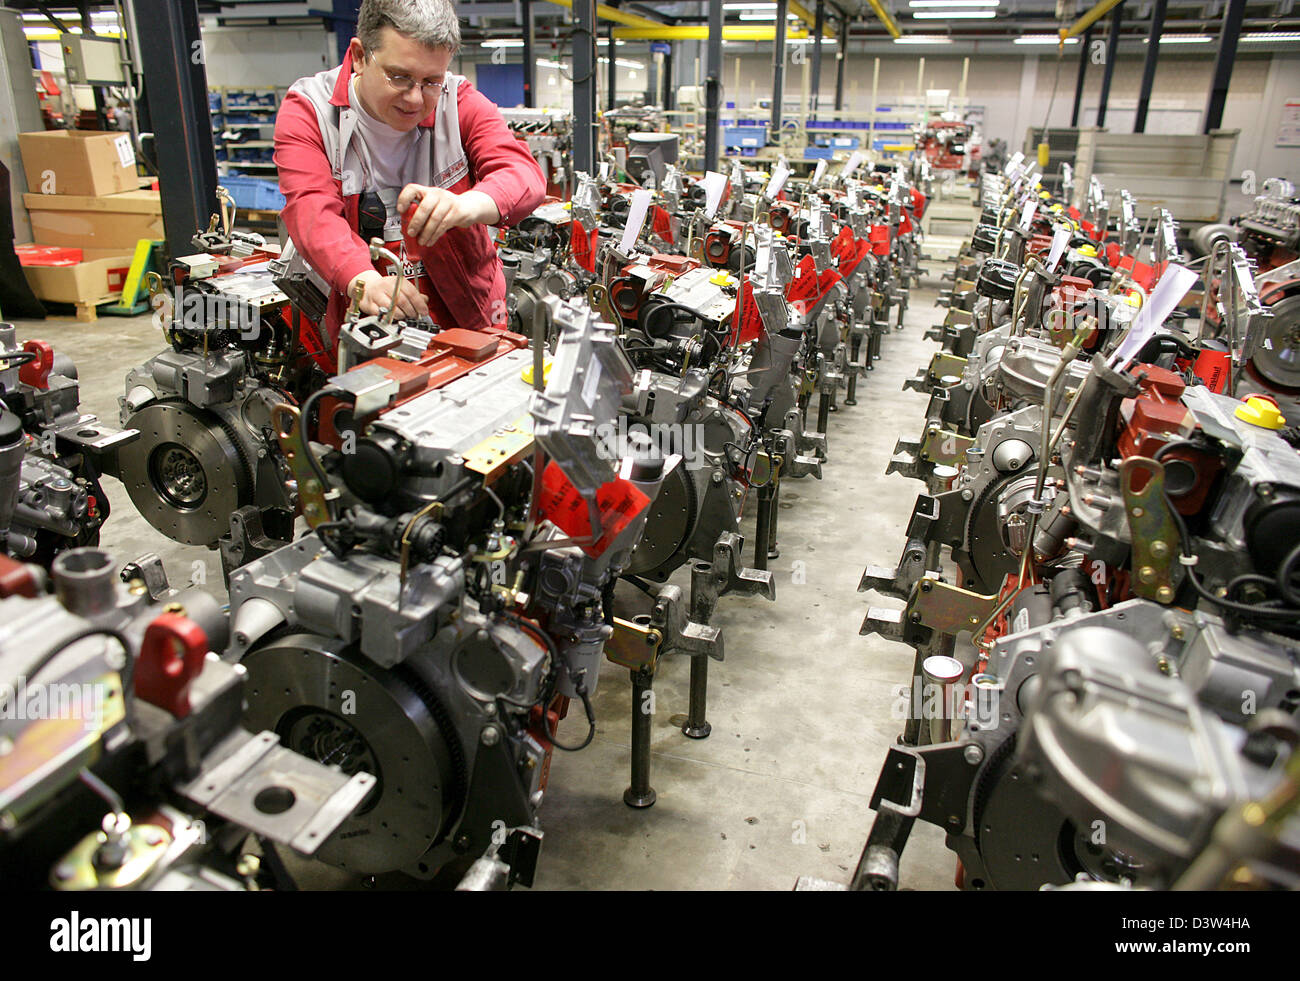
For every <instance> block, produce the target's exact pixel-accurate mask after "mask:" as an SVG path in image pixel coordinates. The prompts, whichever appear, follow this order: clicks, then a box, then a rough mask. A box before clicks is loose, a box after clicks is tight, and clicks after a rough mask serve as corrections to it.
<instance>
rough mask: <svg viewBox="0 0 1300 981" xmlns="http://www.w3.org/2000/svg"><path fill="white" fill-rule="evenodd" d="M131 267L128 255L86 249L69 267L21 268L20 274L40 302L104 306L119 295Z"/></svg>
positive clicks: (115, 251) (111, 250)
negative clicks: (80, 258)
mask: <svg viewBox="0 0 1300 981" xmlns="http://www.w3.org/2000/svg"><path fill="white" fill-rule="evenodd" d="M130 268H131V253H130V252H127V253H122V252H121V251H119V250H114V249H86V250H85V251H84V253H83V261H81V262H79V263H77V264H76V265H72V266H23V275H24V276H26V277H27V282H28V284H29V285H30V286H31V288H32V292H33V293H35V294H36V296H37V297H38V298H39V299H42V300H47V301H49V302H50V303H80V304H94V303H103V302H105V301H107V300H110V299H114V298H115V297H117V296H120V295H121V293H122V283H123V282H124V281H125V280H126V274H127V271H128V270H129V269H130Z"/></svg>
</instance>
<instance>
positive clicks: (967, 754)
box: [961, 744, 984, 766]
mask: <svg viewBox="0 0 1300 981" xmlns="http://www.w3.org/2000/svg"><path fill="white" fill-rule="evenodd" d="M961 756H962V759H964V760H965V761H966V762H967V763H969V764H970V765H971V766H978V765H979V763H980V761H981V760H983V759H984V750H983V749H982V748H981V747H979V746H976V745H974V744H971V745H970V746H967V747H966V748H965V749H964V750H962V754H961Z"/></svg>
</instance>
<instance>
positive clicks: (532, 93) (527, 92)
mask: <svg viewBox="0 0 1300 981" xmlns="http://www.w3.org/2000/svg"><path fill="white" fill-rule="evenodd" d="M519 17H520V19H521V20H522V21H523V24H522V25H521V27H522V28H523V30H522V33H523V36H524V107H525V108H527V109H532V108H533V107H534V106H536V105H537V91H536V89H537V57H536V56H535V55H534V54H533V43H534V40H535V39H534V36H533V0H519Z"/></svg>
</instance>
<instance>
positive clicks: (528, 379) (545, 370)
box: [519, 361, 551, 385]
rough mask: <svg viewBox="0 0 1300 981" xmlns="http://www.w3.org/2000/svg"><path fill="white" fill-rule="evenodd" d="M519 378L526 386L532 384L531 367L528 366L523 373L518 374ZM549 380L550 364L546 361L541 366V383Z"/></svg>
mask: <svg viewBox="0 0 1300 981" xmlns="http://www.w3.org/2000/svg"><path fill="white" fill-rule="evenodd" d="M519 377H520V378H522V379H523V380H524V382H525V383H526V384H528V385H531V384H532V383H533V366H532V365H529V366H528V367H527V368H525V369H524V370H523V371H521V372H519ZM550 378H551V362H549V361H546V362H544V363H543V364H542V381H543V382H546V381H549V380H550Z"/></svg>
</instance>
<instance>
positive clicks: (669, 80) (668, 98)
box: [662, 41, 676, 112]
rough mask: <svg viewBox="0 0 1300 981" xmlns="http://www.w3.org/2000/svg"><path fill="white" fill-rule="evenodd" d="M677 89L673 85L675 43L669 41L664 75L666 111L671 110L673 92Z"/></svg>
mask: <svg viewBox="0 0 1300 981" xmlns="http://www.w3.org/2000/svg"><path fill="white" fill-rule="evenodd" d="M675 91H676V89H675V88H674V87H673V45H672V42H671V41H669V42H668V53H667V54H665V55H664V77H663V92H664V94H663V100H662V103H663V107H664V111H665V112H671V111H672V108H673V105H674V104H675V102H674V100H673V93H674V92H675Z"/></svg>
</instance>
